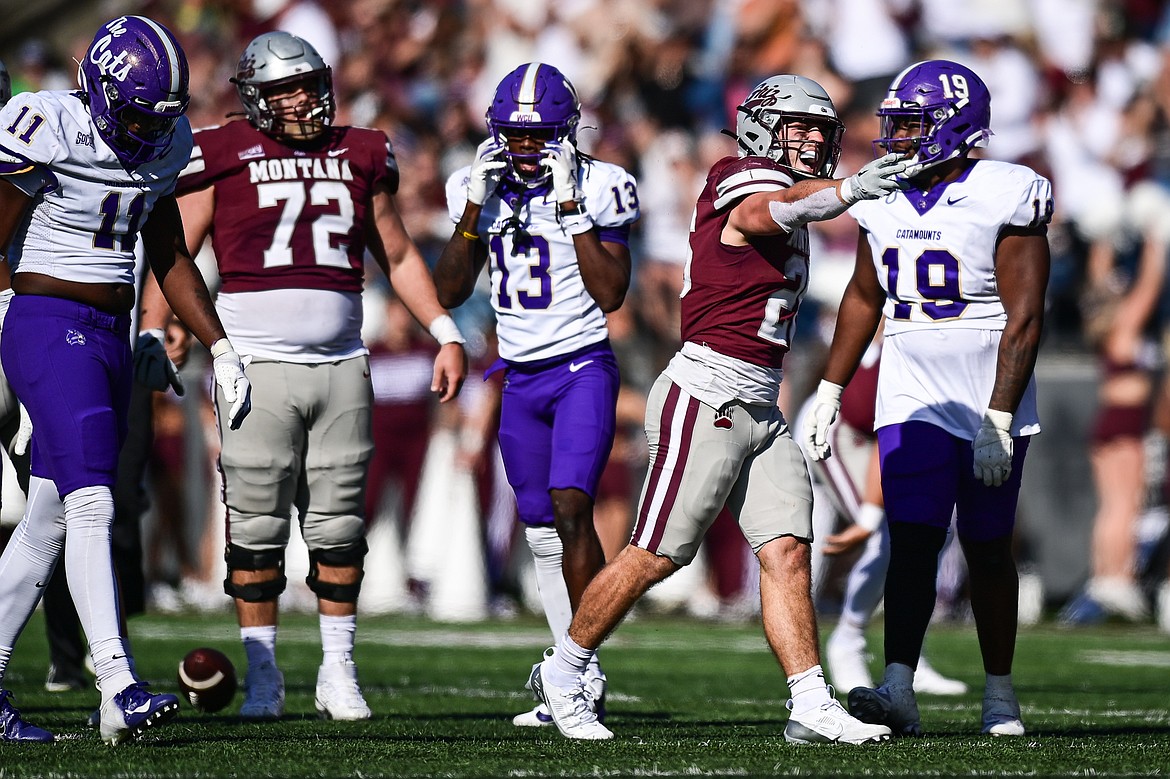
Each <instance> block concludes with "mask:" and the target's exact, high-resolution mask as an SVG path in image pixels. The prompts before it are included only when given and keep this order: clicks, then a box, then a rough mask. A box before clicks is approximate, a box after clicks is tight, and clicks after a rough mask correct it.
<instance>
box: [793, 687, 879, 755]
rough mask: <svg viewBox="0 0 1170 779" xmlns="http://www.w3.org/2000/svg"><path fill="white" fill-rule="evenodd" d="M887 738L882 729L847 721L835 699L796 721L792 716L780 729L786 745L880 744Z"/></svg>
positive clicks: (853, 720)
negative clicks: (782, 729) (782, 731)
mask: <svg viewBox="0 0 1170 779" xmlns="http://www.w3.org/2000/svg"><path fill="white" fill-rule="evenodd" d="M788 708H789V709H791V708H792V701H788ZM891 737H892V733H891V731H890V729H889V728H888V727H886V726H885V725H871V724H868V723H865V722H862V721H861V720H859V719H857V718H855V717H851V716H850V715H849V713H848V712H847V711H845V707H844V706H842V705H841V704H840V702H838V701H837V699H836V698H831V699H830V700H829V702H828V703H825V704H822V705H821V706H820V707H819V708H816V709H813V710H812V711H810V712H806V713H805V714H803V715H801V716H800V717H797V716H796V715H795V714H793V715H792V716H790V717H789V718H788V724H787V725H785V726H784V740H785V741H787V742H788V743H789V744H880V743H881V742H883V741H889V740H890V738H891Z"/></svg>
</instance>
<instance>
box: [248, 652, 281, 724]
mask: <svg viewBox="0 0 1170 779" xmlns="http://www.w3.org/2000/svg"><path fill="white" fill-rule="evenodd" d="M282 714H284V674H283V673H281V672H280V669H279V668H277V667H276V664H275V663H261V664H260V665H257V666H255V667H249V668H248V673H247V674H246V675H245V676H244V702H243V703H242V704H241V705H240V717H242V718H243V719H279V718H280V715H282Z"/></svg>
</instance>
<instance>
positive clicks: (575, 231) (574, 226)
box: [561, 206, 593, 235]
mask: <svg viewBox="0 0 1170 779" xmlns="http://www.w3.org/2000/svg"><path fill="white" fill-rule="evenodd" d="M578 208H580V206H578ZM561 226H562V227H564V228H565V232H566V233H568V234H569V235H580V234H581V233H587V232H589V231H590V230H592V229H593V219H591V218H590V216H589V214H587V213H585V211H584V210H581V211H578V212H577V213H575V214H561Z"/></svg>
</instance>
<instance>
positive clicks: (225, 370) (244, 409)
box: [211, 338, 252, 430]
mask: <svg viewBox="0 0 1170 779" xmlns="http://www.w3.org/2000/svg"><path fill="white" fill-rule="evenodd" d="M211 356H212V357H213V358H215V359H214V360H213V361H212V363H211V366H212V368H213V369H214V370H215V383H216V384H218V385H219V388H220V389H221V390H223V398H224V400H226V401H227V402H228V403H231V404H232V405H231V408H230V409H228V414H227V418H228V426H229V427H231V429H232V430H237V429H239V427H240V424H241V423H242V422H243V421H244V417H246V416H248V412H249V411H251V410H252V384H251V382H249V381H248V377H247V376H246V375H244V366H245V365H246V364H247V363H249V362H251V361H252V358H251V357H247V358H245V359H244V360H241V359H240V355H238V354H236V350H235V349H233V348H232V345H231V342H230V341H228V339H226V338H220V339H219V340H218V341H216V342H215V343H213V344H212V345H211Z"/></svg>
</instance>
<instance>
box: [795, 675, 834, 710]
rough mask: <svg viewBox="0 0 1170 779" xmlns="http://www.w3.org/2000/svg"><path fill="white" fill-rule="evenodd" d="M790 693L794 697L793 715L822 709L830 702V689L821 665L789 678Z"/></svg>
mask: <svg viewBox="0 0 1170 779" xmlns="http://www.w3.org/2000/svg"><path fill="white" fill-rule="evenodd" d="M788 691H789V693H790V694H791V695H792V714H793V716H797V717H799V716H800V715H802V714H804V713H806V712H809V711H812V710H813V709H817V708H820V707H821V706H823V705H825V704H826V703H828V702H829V687H828V685H826V684H825V672H824V671H823V670H821V667H820V666H819V665H814V666H813V667H812V668H810V669H808V670H807V671H801V672H800V673H798V674H796V675H795V676H789V677H788Z"/></svg>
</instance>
